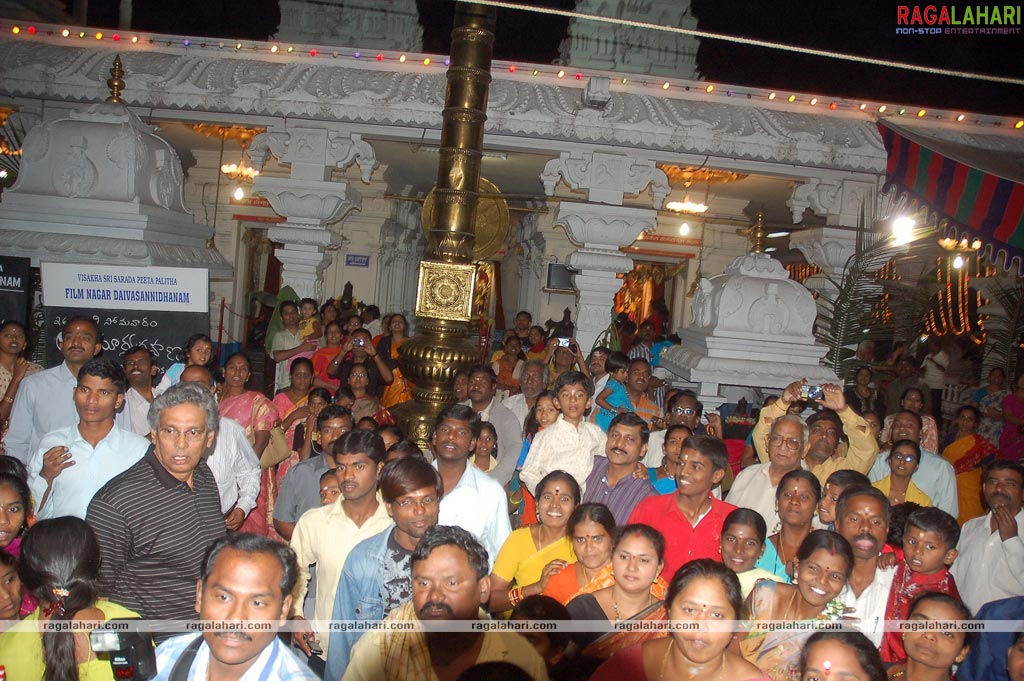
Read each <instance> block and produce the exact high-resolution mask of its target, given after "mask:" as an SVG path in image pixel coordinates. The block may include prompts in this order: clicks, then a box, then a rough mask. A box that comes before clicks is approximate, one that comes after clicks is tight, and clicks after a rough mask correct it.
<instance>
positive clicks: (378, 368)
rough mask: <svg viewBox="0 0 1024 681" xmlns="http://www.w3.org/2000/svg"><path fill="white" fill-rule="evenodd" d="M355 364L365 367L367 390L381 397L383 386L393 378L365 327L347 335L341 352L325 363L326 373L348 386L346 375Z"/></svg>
mask: <svg viewBox="0 0 1024 681" xmlns="http://www.w3.org/2000/svg"><path fill="white" fill-rule="evenodd" d="M356 364H362V365H363V366H365V367H366V374H367V377H368V378H369V381H370V382H369V385H368V386H367V388H366V390H367V392H368V393H369V394H370V395H372V396H373V397H377V398H379V397H381V396H382V395H383V394H384V386H385V385H388V384H390V383H391V381H393V380H394V375H393V374H392V373H391V368H390V367H389V366H388V365H387V362H385V361H384V358H383V357H381V356H380V353H378V352H377V348H375V347H374V346H373V343H372V342H371V340H370V332H369V331H367V330H366V329H356V330H355V331H353V332H352V333H351V334H350V335H349V337H348V338H347V339H346V340H345V343H344V345H342V346H341V352H339V353H338V354H337V356H336V357H335V358H334V359H332V360H331V363H330V364H328V365H327V375H328V376H330V377H331V378H337V379H340V380H341V385H342V386H348V375H349V373H350V372H351V371H352V367H354V366H355V365H356Z"/></svg>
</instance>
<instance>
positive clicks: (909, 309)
mask: <svg viewBox="0 0 1024 681" xmlns="http://www.w3.org/2000/svg"><path fill="white" fill-rule="evenodd" d="M859 222H860V224H859V226H858V229H857V232H856V234H857V236H856V242H855V247H854V252H853V254H852V255H851V256H850V257H849V258H848V259H847V261H846V266H845V267H844V268H843V272H842V275H841V277H840V278H839V279H838V280H837V279H836V278H835V277H832V276H829V275H828V274H825V273H823V276H825V277H827V278H828V280H829V282H830V283H831V284H832V290H831V291H828V290H824V291H820V292H819V294H818V300H817V302H818V319H817V323H816V325H815V331H814V335H815V338H816V340H817V341H818V342H819V343H821V344H822V345H824V346H826V347H827V348H828V353H827V354H826V355H825V364H826V366H828V367H829V368H830V369H832V371H833V372H835V374H836V375H837V376H839V378H840V379H842V380H844V381H846V382H852V380H853V376H854V374H855V373H856V371H857V368H858V367H859V366H860V364H861V362H859V361H858V360H857V359H856V358H855V356H854V354H855V352H856V348H857V345H858V344H859V343H860V342H861V341H864V340H876V339H879V338H882V337H886V336H890V335H891V333H892V330H891V328H889V329H886V327H885V325H884V323H882V322H881V321H880V320H879V319H877V315H876V309H875V305H874V303H875V302H876V301H878V300H879V298H880V296H881V294H882V292H883V289H882V284H881V283H880V282H879V281H878V279H877V277H876V272H878V270H880V269H881V268H882V267H884V266H885V265H886V264H887V263H889V262H890V261H891V260H892V259H893V258H895V257H897V256H899V255H901V254H903V253H905V252H906V251H907V245H906V242H898V241H897V240H896V238H895V237H894V236H893V235H891V234H886V235H883V234H880V233H878V232H873V231H869V230H867V229H864V223H865V218H864V208H863V207H862V208H861V216H860V221H859ZM923 236H926V234H924V233H921V232H918V233H915V235H914V237H915V240H916V239H919V238H921V237H923ZM887 286H888V287H889V288H890V293H892V295H891V296H890V304H889V306H890V309H891V310H892V314H893V318H894V319H899V320H911V321H915V320H916V322H919V320H920V319H921V317H922V313H923V311H924V309H926V307H927V299H928V295H929V294H930V293H931V292H930V291H925V290H922V289H921V287H919V286H908V285H905V284H899V283H887Z"/></svg>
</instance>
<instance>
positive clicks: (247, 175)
mask: <svg viewBox="0 0 1024 681" xmlns="http://www.w3.org/2000/svg"><path fill="white" fill-rule="evenodd" d="M220 172H222V173H224V174H225V175H227V176H228V178H229V179H230V180H232V181H238V182H252V181H253V180H255V179H256V178H257V177H259V175H260V171H258V170H256V169H255V168H251V167H249V166H247V165H245V155H244V152H243V156H242V158H240V159H239V160H238V163H225V164H224V165H222V166H221V167H220Z"/></svg>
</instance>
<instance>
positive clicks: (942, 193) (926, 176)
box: [878, 121, 1024, 275]
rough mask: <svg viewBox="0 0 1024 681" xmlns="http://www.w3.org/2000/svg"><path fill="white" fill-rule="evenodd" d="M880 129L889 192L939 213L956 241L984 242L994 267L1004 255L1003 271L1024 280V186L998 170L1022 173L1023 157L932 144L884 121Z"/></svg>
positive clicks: (935, 141)
mask: <svg viewBox="0 0 1024 681" xmlns="http://www.w3.org/2000/svg"><path fill="white" fill-rule="evenodd" d="M878 130H879V132H880V133H881V135H882V141H883V143H884V144H885V150H886V152H887V153H888V166H887V168H886V182H885V188H886V189H888V188H890V187H892V186H896V187H898V188H899V190H900V191H904V192H907V193H908V194H910V195H911V196H912V197H913V198H915V199H917V200H918V201H919V202H921V203H923V204H925V205H926V206H928V207H929V208H930V209H931V210H932V211H935V212H936V213H939V214H940V215H941V216H942V218H944V219H945V220H946V221H947V223H948V226H949V227H950V229H951V231H953V232H955V233H956V237H957V238H964V237H967V238H968V239H970V240H972V241H973V240H974V239H980V240H981V242H982V243H983V244H984V246H983V251H984V252H985V253H986V254H987V255H989V256H990V259H991V260H992V261H993V262H995V261H996V260H997V256H998V254H999V253H1002V254H1003V255H1004V257H1005V260H1004V267H1006V269H1010V268H1011V266H1013V265H1014V264H1015V265H1016V267H1017V269H1018V272H1019V273H1021V274H1022V275H1024V183H1022V182H1020V181H1015V180H1014V179H1009V178H1008V177H1006V175H1011V174H1012V173H1011V172H1000V173H999V174H997V172H996V171H995V167H994V166H1000V167H999V170H1000V171H1008V170H1014V169H1019V168H1020V167H1021V156H1020V155H1019V154H1007V153H1005V152H993V151H987V150H984V149H980V148H977V147H973V148H972V147H969V146H968V145H966V144H956V143H952V142H949V141H945V140H941V139H934V140H932V139H929V138H927V137H926V136H924V135H919V134H913V133H910V132H908V131H906V130H904V129H900V130H899V131H897V130H896V129H894V127H893V126H892V125H891V124H888V123H887V122H885V121H882V122H879V123H878ZM955 157H956V158H955ZM990 159H994V161H995V164H993V163H991V162H989V160H990ZM1000 161H1002V163H1000ZM1014 166H1016V168H1014ZM1018 179H1019V178H1018Z"/></svg>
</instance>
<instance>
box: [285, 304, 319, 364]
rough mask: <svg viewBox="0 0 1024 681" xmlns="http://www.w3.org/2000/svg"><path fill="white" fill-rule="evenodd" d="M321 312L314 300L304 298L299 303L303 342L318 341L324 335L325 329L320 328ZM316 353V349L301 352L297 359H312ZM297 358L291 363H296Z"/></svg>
mask: <svg viewBox="0 0 1024 681" xmlns="http://www.w3.org/2000/svg"><path fill="white" fill-rule="evenodd" d="M319 312H320V308H319V307H318V306H317V304H316V301H315V300H313V299H312V298H303V299H302V300H301V301H299V333H300V334H301V335H302V341H303V342H306V341H311V340H318V339H319V338H320V337H321V336H323V335H324V331H323V327H321V326H320V319H319V314H318V313H319ZM314 352H316V349H315V348H314V349H313V350H308V351H306V352H300V353H298V354H297V355H295V357H305V358H306V359H312V357H313V353H314ZM295 357H293V358H292V360H291V361H295Z"/></svg>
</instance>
